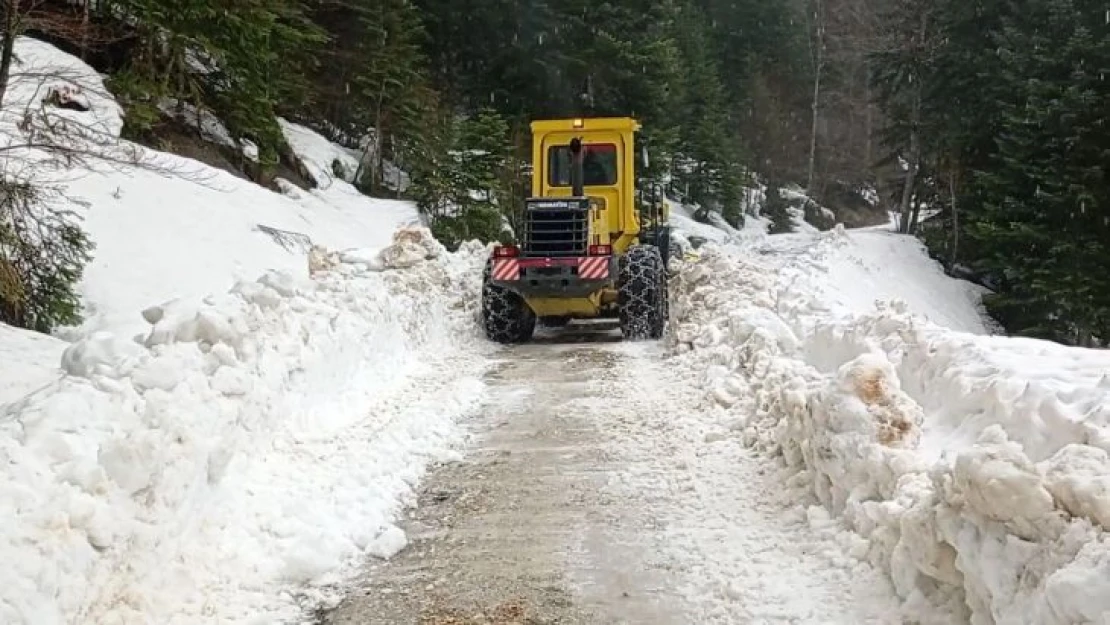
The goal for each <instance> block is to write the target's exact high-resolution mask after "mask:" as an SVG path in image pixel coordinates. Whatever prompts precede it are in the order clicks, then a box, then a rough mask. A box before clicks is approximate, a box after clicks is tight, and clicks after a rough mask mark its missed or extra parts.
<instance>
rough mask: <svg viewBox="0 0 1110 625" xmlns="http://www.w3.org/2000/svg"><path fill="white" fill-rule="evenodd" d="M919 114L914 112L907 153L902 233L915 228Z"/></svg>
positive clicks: (902, 206)
mask: <svg viewBox="0 0 1110 625" xmlns="http://www.w3.org/2000/svg"><path fill="white" fill-rule="evenodd" d="M914 108H915V109H916V106H915V107H914ZM916 120H917V115H916V112H915V114H914V121H913V127H912V128H911V129H910V151H909V154H907V156H908V158H907V159H906V160H907V163H906V178H905V180H903V182H902V202H901V206H900V207H899V212H901V213H902V227H901V228H900V230H901V232H902V234H910V233H911V232H913V230H914V225H915V224H913V221H912V218H913V215H912V212H913V211H912V208H913V187H914V184H915V183H916V182H917V161H918V157H917V121H916Z"/></svg>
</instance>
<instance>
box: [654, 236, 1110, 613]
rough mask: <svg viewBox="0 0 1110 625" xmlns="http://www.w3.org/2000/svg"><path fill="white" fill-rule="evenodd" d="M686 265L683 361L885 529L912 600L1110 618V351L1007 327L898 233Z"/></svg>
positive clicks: (889, 565)
mask: <svg viewBox="0 0 1110 625" xmlns="http://www.w3.org/2000/svg"><path fill="white" fill-rule="evenodd" d="M753 252H754V253H753ZM677 265H678V268H679V269H680V272H679V275H678V277H677V278H676V279H675V281H674V285H673V287H672V292H673V293H674V296H673V297H674V303H673V306H672V310H673V311H674V315H675V318H676V322H677V324H676V328H675V331H674V332H673V333H672V337H671V340H672V342H673V343H674V346H675V348H676V349H677V350H678V352H680V354H681V355H680V356H679V359H680V360H681V361H685V362H686V364H689V365H691V366H696V367H702V368H703V369H704V370H705V371H706V372H707V374H706V376H705V383H706V385H707V389H706V392H707V393H708V394H709V396H710V397H711V398H713V399H714V400H715V401H716V402H717V403H718V405H720V406H721V409H722V410H727V411H728V412H729V414H731V415H734V418H735V419H736V421H737V424H738V425H737V428H736V429H737V431H738V434H739V436H741V437H742V439H743V440H744V441H745V442H746V443H747V444H749V445H751V446H753V447H755V448H758V449H762V450H764V451H766V452H767V453H770V454H772V455H774V456H777V457H779V458H780V459H781V461H782V462H784V463H785V464H786V465H787V466H789V467H792V468H793V470H794V471H796V472H797V478H798V479H801V480H804V481H805V482H808V483H809V485H810V487H811V489H812V491H813V493H814V494H815V495H816V496H817V498H818V499H819V501H820V502H821V503H822V504H823V505H824V506H825V507H826V508H827V509H828V510H829V511H831V512H832V513H833V514H835V515H836V516H837V517H839V518H840V519H841V520H842V521H843V522H844V523H846V524H847V525H848V526H849V527H851V528H853V529H854V530H855V531H856V532H857V533H858V534H859V535H860V536H862V537H864V538H865V539H867V544H866V548H861V549H859V550H858V551H859V552H860V553H861V554H864V556H865V557H867V558H868V559H869V560H871V561H872V562H873V563H875V564H877V565H881V566H882V567H884V568H885V569H886V570H887V571H889V573H890V575H891V578H892V580H893V581H894V584H895V587H896V589H897V590H898V593H899V595H900V596H901V597H902V599H903V601H904V609H905V610H906V613H907V615H909V614H913V615H914V618H915V619H920V616H919V614H920V613H921V612H922V610H926V613H927V614H932V615H933V616H932V617H930V618H931V619H932V620H930V618H925V619H924V620H919V621H918V622H937V623H943V622H968V621H970V622H973V623H984V624H985V623H1013V624H1017V623H1029V624H1031V625H1032V624H1039V625H1057V624H1059V625H1063V624H1065V623H1076V622H1102V621H1104V620H1105V619H1106V615H1107V613H1108V610H1110V600H1107V599H1106V597H1108V596H1110V576H1107V571H1108V568H1107V567H1108V565H1110V564H1108V563H1110V549H1108V547H1110V536H1108V534H1107V530H1108V529H1110V526H1107V525H1105V523H1106V522H1107V521H1108V520H1110V519H1108V514H1107V512H1108V510H1110V499H1108V497H1110V490H1108V489H1110V482H1108V481H1107V479H1106V477H1105V476H1107V475H1110V464H1107V463H1108V461H1110V457H1108V453H1110V444H1108V443H1110V440H1108V438H1107V432H1108V424H1110V408H1108V406H1110V375H1108V374H1107V373H1106V372H1107V371H1110V354H1108V353H1107V352H1105V351H1099V350H1083V349H1075V348H1067V347H1062V346H1059V345H1056V344H1052V343H1047V342H1042V341H1034V340H1027V339H1013V338H1005V337H997V336H988V335H987V332H988V326H987V324H985V323H984V322H983V321H982V320H981V318H980V317H979V311H978V306H977V302H976V296H977V293H976V290H975V289H972V288H971V287H970V286H969V285H966V284H963V283H957V282H955V281H951V280H947V279H945V278H943V277H942V276H941V275H940V274H939V270H938V269H937V268H936V266H935V263H932V262H931V261H929V260H928V259H927V258H926V257H925V256H924V253H923V251H922V250H920V248H919V247H918V246H917V244H916V243H914V242H912V241H907V240H906V239H904V238H898V237H895V236H894V235H887V234H884V233H878V232H867V233H862V232H853V233H850V234H848V233H845V232H843V231H842V230H840V229H837V230H834V231H831V232H828V233H822V234H801V235H792V236H784V237H770V239H769V241H768V242H767V243H766V244H765V245H763V246H762V247H761V248H751V247H747V248H745V247H739V246H735V247H721V246H716V245H713V244H710V245H707V246H706V247H705V248H703V249H702V253H701V254H700V255H699V257H698V258H696V259H690V260H687V261H685V262H684V261H679V262H678V263H677ZM888 269H889V270H888ZM930 292H931V293H930ZM930 609H931V610H932V611H929V610H930ZM937 609H939V610H940V611H939V612H937V611H936V610H937Z"/></svg>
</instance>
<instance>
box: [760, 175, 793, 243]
mask: <svg viewBox="0 0 1110 625" xmlns="http://www.w3.org/2000/svg"><path fill="white" fill-rule="evenodd" d="M789 208H790V202H788V201H787V200H786V198H785V197H783V196H782V190H781V188H780V185H779V183H778V181H775V180H770V181H768V182H767V198H766V200H765V201H764V202H763V210H762V215H763V216H764V217H766V218H768V219H770V220H771V227H770V229H769V232H770V233H771V234H782V233H786V232H793V231H794V220H793V218H792V217H791V216H790V211H789V210H788V209H789Z"/></svg>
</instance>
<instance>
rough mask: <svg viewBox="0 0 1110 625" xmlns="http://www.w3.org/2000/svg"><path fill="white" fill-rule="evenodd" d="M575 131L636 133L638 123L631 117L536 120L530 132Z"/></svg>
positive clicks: (638, 126)
mask: <svg viewBox="0 0 1110 625" xmlns="http://www.w3.org/2000/svg"><path fill="white" fill-rule="evenodd" d="M576 130H582V131H590V130H603V131H604V130H609V131H616V132H636V131H638V130H640V123H639V122H637V121H636V120H635V119H633V118H631V117H568V118H566V119H538V120H535V121H533V122H532V132H533V133H534V134H544V133H548V132H574V131H576Z"/></svg>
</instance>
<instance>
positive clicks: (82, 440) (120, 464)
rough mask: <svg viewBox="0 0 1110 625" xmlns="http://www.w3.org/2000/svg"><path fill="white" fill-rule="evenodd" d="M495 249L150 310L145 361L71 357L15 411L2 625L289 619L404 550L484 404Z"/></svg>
mask: <svg viewBox="0 0 1110 625" xmlns="http://www.w3.org/2000/svg"><path fill="white" fill-rule="evenodd" d="M417 248H419V249H422V250H424V253H423V255H422V256H421V258H419V259H414V258H413V257H412V255H413V254H414V250H415V249H417ZM487 253H488V252H487V250H486V249H485V248H483V247H481V246H476V245H470V246H465V247H464V249H463V250H461V251H460V252H458V253H455V254H447V253H446V252H445V251H443V250H441V249H440V248H438V247H437V244H435V243H434V240H433V239H432V237H431V234H430V233H429V232H428V231H427V230H415V229H408V230H403V231H402V232H400V233H398V235H397V238H396V240H395V242H394V243H393V244H391V245H390V246H388V247H387V248H385V249H384V250H381V251H380V252H379V254H378V258H379V259H380V261H381V262H379V263H378V266H376V267H370V266H368V265H366V264H356V265H351V264H347V263H344V262H342V261H340V262H338V263H337V264H335V265H334V266H332V267H330V268H329V269H328V270H326V271H321V272H318V273H317V274H316V276H315V278H314V279H309V278H307V277H304V276H294V275H292V274H289V273H285V272H278V271H274V272H268V273H266V274H264V275H263V276H262V277H261V278H259V279H258V280H255V281H249V282H248V281H243V282H240V283H238V284H236V285H235V286H234V287H233V288H232V289H231V291H230V292H229V293H226V294H224V295H220V296H213V297H209V298H206V299H204V300H203V301H183V300H176V301H172V302H167V303H166V304H163V305H159V306H154V307H150V308H147V309H146V310H145V311H144V313H143V318H144V319H145V321H146V323H147V324H148V331H147V332H146V334H145V336H144V337H143V342H142V344H141V345H140V344H138V343H135V342H134V341H131V340H128V339H124V338H120V337H116V336H113V335H111V334H110V333H106V332H101V333H94V334H90V335H88V336H87V337H85V338H84V339H82V340H80V341H78V342H76V343H75V344H73V345H72V346H70V347H69V348H68V349H67V350H66V352H65V355H64V356H63V357H62V358H61V362H62V363H63V367H64V369H65V371H66V372H67V375H66V376H65V377H62V378H61V379H58V380H57V381H55V382H53V383H52V384H49V385H48V386H47V387H46V388H44V389H42V390H39V391H38V392H35V393H32V394H30V395H29V396H27V397H25V398H24V399H22V400H20V401H17V402H15V403H12V404H10V405H7V406H5V407H4V408H3V409H2V410H3V414H2V416H0V458H3V460H4V466H6V467H8V470H7V471H6V472H5V473H4V474H3V475H0V522H2V523H3V525H4V527H5V532H4V533H3V535H2V536H0V553H3V554H4V558H5V561H6V562H8V566H7V567H5V568H4V569H3V571H0V621H3V622H5V623H42V622H71V621H74V620H80V621H83V622H98V623H107V622H111V623H121V624H123V623H149V622H159V623H200V622H228V621H240V620H244V619H247V620H257V619H259V618H265V619H267V620H268V621H288V620H289V619H295V618H297V616H298V615H299V613H300V609H301V608H300V607H299V606H298V605H297V604H296V601H295V600H294V596H296V595H297V594H298V593H303V590H299V589H300V588H301V587H302V586H303V585H305V584H311V585H314V586H321V585H324V586H326V585H328V584H334V583H336V582H339V581H342V579H343V576H344V575H345V574H348V573H350V571H351V570H354V569H353V568H348V567H354V566H355V565H356V564H357V563H359V562H360V558H361V556H362V555H363V554H370V555H375V556H377V557H383V558H385V557H390V556H391V555H393V554H394V553H396V552H397V551H398V550H399V549H401V548H403V546H404V545H405V542H406V541H405V537H404V534H403V532H401V531H400V530H399V529H398V528H397V527H396V526H395V525H393V522H392V519H393V517H394V516H395V515H396V513H397V512H398V510H399V507H400V506H401V505H402V504H403V503H404V502H405V501H407V500H409V499H411V497H412V489H413V488H414V486H415V484H416V482H417V480H418V478H419V477H420V475H421V472H422V470H423V466H424V465H425V464H426V463H427V462H428V461H429V460H431V459H433V458H435V457H437V455H442V454H443V453H445V452H446V451H447V450H448V448H449V446H450V445H451V444H452V443H453V442H454V441H455V440H456V437H457V436H458V432H457V430H456V429H455V427H454V421H455V419H457V418H458V417H459V416H461V415H462V414H464V413H466V412H467V411H468V410H470V409H471V408H472V407H474V406H475V403H476V402H477V401H478V400H479V398H480V397H481V392H482V385H481V382H480V381H479V379H478V378H477V377H475V376H477V375H480V373H481V369H482V362H484V360H483V358H484V356H483V348H482V345H484V343H483V342H482V341H481V340H480V337H479V335H478V333H477V331H476V329H475V328H476V324H475V323H474V317H475V315H476V305H477V304H476V303H477V302H478V301H479V300H480V298H479V297H478V292H479V289H480V276H481V267H482V263H483V262H484V260H485V257H486V254H487ZM398 258H403V259H405V261H404V262H400V263H398V262H393V259H398ZM321 592H323V590H322V588H318V589H317V590H316V591H314V596H315V597H316V598H319V597H320V596H322V595H320V593H321Z"/></svg>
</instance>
